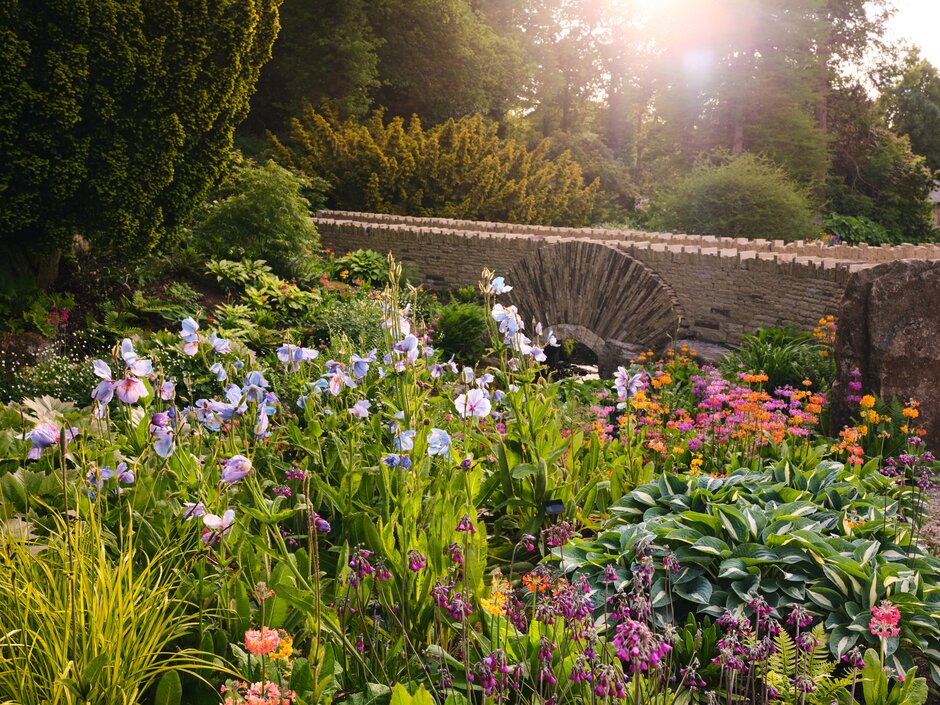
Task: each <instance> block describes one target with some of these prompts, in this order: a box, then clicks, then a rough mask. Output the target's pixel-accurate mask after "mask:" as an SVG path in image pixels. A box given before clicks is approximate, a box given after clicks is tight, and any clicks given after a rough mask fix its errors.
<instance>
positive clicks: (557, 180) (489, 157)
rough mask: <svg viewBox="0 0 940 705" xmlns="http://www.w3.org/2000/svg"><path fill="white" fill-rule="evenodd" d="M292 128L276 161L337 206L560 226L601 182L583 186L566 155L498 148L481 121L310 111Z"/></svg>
mask: <svg viewBox="0 0 940 705" xmlns="http://www.w3.org/2000/svg"><path fill="white" fill-rule="evenodd" d="M292 125H293V128H292V131H291V134H290V135H289V136H288V137H287V138H285V139H284V141H281V140H279V139H278V138H273V142H274V152H275V155H276V158H277V159H278V160H279V161H280V162H281V163H282V164H285V165H287V166H289V167H291V168H294V169H298V170H300V171H302V172H303V173H305V174H308V175H316V176H319V177H322V178H324V179H326V181H328V182H329V183H330V184H332V185H333V190H332V191H331V192H330V203H331V204H332V205H333V206H334V207H336V208H341V209H344V210H358V211H362V210H365V211H377V212H381V213H405V214H410V215H423V216H431V215H433V216H442V217H446V218H470V219H474V220H500V221H509V222H515V223H539V224H543V225H568V226H580V225H586V224H587V223H588V222H590V218H591V213H592V211H593V209H594V200H595V197H596V194H597V190H598V188H599V182H598V181H594V182H593V183H591V184H590V185H587V186H586V185H585V183H584V178H583V176H582V172H581V167H580V166H579V165H578V164H577V162H575V161H574V160H573V159H572V158H571V155H570V154H569V153H568V152H563V153H562V154H560V155H559V156H558V157H557V158H555V159H551V158H550V156H549V155H550V151H551V148H550V145H549V143H548V142H547V141H546V142H543V143H542V144H540V145H538V146H537V147H536V148H535V149H533V150H529V149H527V148H526V147H525V146H524V145H522V144H519V143H517V142H516V141H514V140H511V139H509V140H501V139H500V138H499V136H498V129H499V128H498V125H496V124H491V123H487V122H486V121H485V120H484V119H483V117H482V116H480V115H474V116H471V117H464V118H461V119H460V120H456V121H455V120H448V121H447V122H445V123H443V124H441V125H436V126H434V127H431V128H428V129H425V128H423V127H422V126H421V122H420V121H419V120H418V118H417V117H413V118H412V119H411V121H410V122H409V123H408V125H407V127H406V126H405V122H404V120H402V119H401V118H395V119H393V120H392V121H391V122H389V123H388V124H386V123H385V122H384V120H383V116H382V113H380V112H379V113H376V114H375V115H373V117H372V119H371V120H369V121H368V122H366V123H364V124H360V123H357V122H355V121H353V120H351V119H350V120H346V121H345V122H341V121H339V119H338V118H336V117H335V116H334V115H332V114H330V113H325V114H321V113H318V112H316V111H315V110H314V109H313V108H312V107H311V106H309V105H308V106H306V108H305V109H304V111H303V114H302V115H301V117H299V118H297V119H295V120H294V121H293V123H292Z"/></svg>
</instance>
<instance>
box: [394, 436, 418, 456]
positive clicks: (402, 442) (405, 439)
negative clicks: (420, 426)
mask: <svg viewBox="0 0 940 705" xmlns="http://www.w3.org/2000/svg"><path fill="white" fill-rule="evenodd" d="M393 442H394V443H395V450H397V451H399V452H401V451H405V450H411V449H412V448H414V447H415V432H414V431H402V432H401V433H399V434H398V435H396V436H395V439H394V441H393Z"/></svg>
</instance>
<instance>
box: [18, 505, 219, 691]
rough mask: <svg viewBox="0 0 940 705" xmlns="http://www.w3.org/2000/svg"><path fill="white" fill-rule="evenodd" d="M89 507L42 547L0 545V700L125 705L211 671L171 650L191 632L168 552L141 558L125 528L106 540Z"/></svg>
mask: <svg viewBox="0 0 940 705" xmlns="http://www.w3.org/2000/svg"><path fill="white" fill-rule="evenodd" d="M91 506H93V505H90V504H87V503H84V502H82V503H81V504H80V505H79V507H80V509H79V510H78V511H77V512H76V513H75V514H73V515H72V516H71V517H70V519H68V520H66V519H64V518H59V517H56V520H55V528H54V530H53V531H52V533H51V534H50V535H49V536H48V537H47V538H45V539H42V540H35V541H34V540H29V541H25V540H15V539H12V538H9V537H8V538H7V539H3V540H2V543H0V624H2V625H3V628H2V630H0V631H2V634H0V702H3V701H7V700H9V701H12V702H15V703H19V704H20V705H48V703H70V702H72V703H74V702H82V703H89V705H114V703H122V704H124V705H134V704H136V703H138V702H142V698H143V696H144V694H145V693H146V692H147V690H148V689H149V688H150V687H152V686H153V685H154V684H157V683H158V682H159V683H160V687H161V688H163V689H169V690H173V689H176V688H179V672H181V671H183V672H188V673H191V674H195V675H197V676H199V677H201V675H200V674H205V673H207V672H208V671H207V670H206V669H210V668H211V669H213V670H215V669H217V668H218V667H219V665H220V663H221V662H218V663H216V664H211V663H209V662H208V661H206V660H205V659H204V658H203V655H202V654H200V653H199V652H197V651H195V650H192V649H178V648H176V647H175V646H174V645H173V644H174V642H175V641H176V640H178V639H181V638H183V637H185V636H186V635H187V634H188V633H190V632H191V630H192V629H193V628H194V627H195V619H194V616H193V613H192V612H191V610H190V609H189V605H188V604H187V602H186V601H185V599H184V598H183V597H182V595H183V594H184V593H183V592H182V590H181V587H182V583H181V578H180V575H179V571H180V569H182V568H184V566H183V564H182V561H181V560H180V558H179V556H178V554H177V553H176V552H174V551H172V550H170V549H165V550H162V551H160V552H158V553H157V554H156V555H154V556H153V557H152V558H150V559H149V560H141V558H140V556H139V555H138V554H137V553H136V551H135V542H134V533H133V527H132V526H131V525H130V524H128V525H127V526H126V527H125V528H126V531H127V533H125V534H124V535H123V536H122V537H119V538H117V537H115V536H113V535H110V534H109V533H108V532H107V531H106V530H105V529H104V528H103V527H102V525H101V523H100V519H101V518H100V517H99V516H97V515H96V514H95V512H94V511H90V512H88V513H87V514H86V511H87V510H89V508H90V507H91ZM115 544H117V546H116V547H115Z"/></svg>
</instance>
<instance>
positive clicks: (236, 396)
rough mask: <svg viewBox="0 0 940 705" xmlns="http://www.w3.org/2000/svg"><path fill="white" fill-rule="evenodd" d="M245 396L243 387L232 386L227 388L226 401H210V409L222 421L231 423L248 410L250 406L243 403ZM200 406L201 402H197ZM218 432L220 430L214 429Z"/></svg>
mask: <svg viewBox="0 0 940 705" xmlns="http://www.w3.org/2000/svg"><path fill="white" fill-rule="evenodd" d="M242 397H243V394H242V390H241V387H239V386H238V385H237V384H230V385H229V386H228V387H226V388H225V401H215V400H213V401H210V402H209V409H211V410H212V413H213V414H214V415H215V416H217V417H218V419H220V420H222V421H231V420H232V419H233V418H235V417H236V416H241V415H243V414H244V413H245V412H246V411H247V410H248V405H247V404H245V403H243V400H242ZM196 405H197V406H198V405H199V402H198V401H197V402H196ZM213 430H218V429H213Z"/></svg>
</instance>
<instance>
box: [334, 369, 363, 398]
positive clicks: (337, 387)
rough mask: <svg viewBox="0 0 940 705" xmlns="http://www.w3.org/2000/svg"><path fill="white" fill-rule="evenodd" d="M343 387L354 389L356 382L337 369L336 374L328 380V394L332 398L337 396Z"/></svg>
mask: <svg viewBox="0 0 940 705" xmlns="http://www.w3.org/2000/svg"><path fill="white" fill-rule="evenodd" d="M343 385H345V386H347V387H349V388H350V389H355V388H356V381H355V380H354V379H353V378H352V377H350V376H349V375H347V374H346V373H345V372H343V371H342V370H341V369H339V368H337V370H336V372H335V373H334V374H333V376H332V377H330V379H329V390H330V394H332V395H333V396H334V397H336V396H339V393H340V392H341V391H343Z"/></svg>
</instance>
